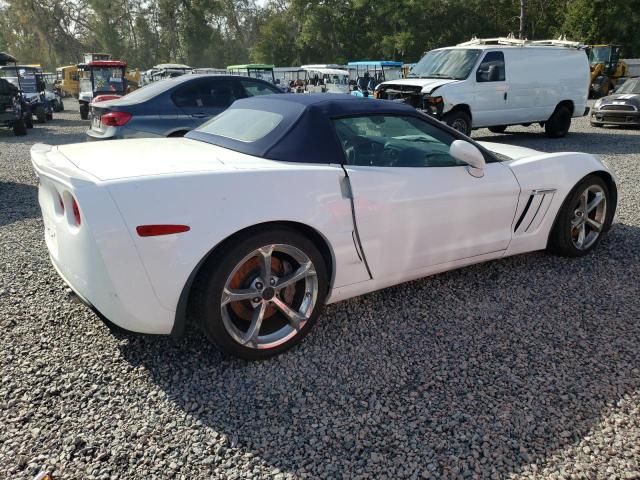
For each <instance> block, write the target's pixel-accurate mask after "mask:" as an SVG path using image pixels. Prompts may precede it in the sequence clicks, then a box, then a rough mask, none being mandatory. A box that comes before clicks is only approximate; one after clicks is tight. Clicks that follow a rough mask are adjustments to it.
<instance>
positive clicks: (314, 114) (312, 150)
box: [186, 93, 424, 163]
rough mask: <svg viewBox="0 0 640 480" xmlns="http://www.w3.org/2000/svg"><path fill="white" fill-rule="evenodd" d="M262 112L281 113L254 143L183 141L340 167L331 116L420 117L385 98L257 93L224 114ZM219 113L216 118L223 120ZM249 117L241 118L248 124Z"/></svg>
mask: <svg viewBox="0 0 640 480" xmlns="http://www.w3.org/2000/svg"><path fill="white" fill-rule="evenodd" d="M237 109H245V110H263V111H268V112H273V113H277V114H280V115H282V117H283V120H282V121H281V122H280V124H279V125H278V126H277V127H276V128H275V129H274V130H273V131H271V132H270V133H269V134H267V135H266V136H265V137H263V138H261V139H259V140H257V141H255V142H241V141H238V140H233V139H230V138H227V137H222V136H218V135H213V134H210V133H206V132H203V131H200V129H196V130H193V131H191V132H189V133H188V134H187V135H186V136H187V138H192V139H194V140H200V141H204V142H207V143H211V144H214V145H219V146H221V147H224V148H228V149H230V150H235V151H238V152H242V153H246V154H248V155H253V156H257V157H262V158H268V159H271V160H281V161H285V162H298V163H344V154H343V152H342V148H341V146H340V143H339V141H338V139H337V137H336V134H335V132H334V128H333V125H332V122H331V120H332V119H334V118H341V117H350V116H361V115H384V114H387V115H407V116H414V117H418V116H420V117H421V118H424V116H421V115H420V114H419V113H418V112H417V111H416V110H415V109H414V108H412V107H410V106H408V105H405V104H401V103H396V102H391V101H388V100H376V99H368V98H362V97H355V96H351V95H339V94H329V93H324V94H312V95H303V94H295V93H292V94H284V95H262V96H257V97H251V98H246V99H242V100H237V101H236V102H234V103H233V105H232V106H231V107H230V108H229V109H228V110H227V111H229V110H237ZM224 115H225V113H224V112H223V113H222V114H220V115H219V116H218V117H217V118H218V119H219V120H220V121H223V119H224ZM250 118H251V117H250V114H248V115H247V119H248V121H250Z"/></svg>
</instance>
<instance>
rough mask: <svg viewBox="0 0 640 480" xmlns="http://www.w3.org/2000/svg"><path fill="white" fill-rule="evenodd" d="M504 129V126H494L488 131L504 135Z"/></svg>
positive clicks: (505, 127)
mask: <svg viewBox="0 0 640 480" xmlns="http://www.w3.org/2000/svg"><path fill="white" fill-rule="evenodd" d="M506 129H507V126H506V125H495V126H493V127H489V131H490V132H492V133H504V132H505V130H506Z"/></svg>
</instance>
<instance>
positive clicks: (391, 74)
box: [384, 67, 402, 81]
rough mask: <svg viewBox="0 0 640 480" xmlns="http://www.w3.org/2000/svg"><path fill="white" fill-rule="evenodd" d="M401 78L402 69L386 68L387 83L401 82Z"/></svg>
mask: <svg viewBox="0 0 640 480" xmlns="http://www.w3.org/2000/svg"><path fill="white" fill-rule="evenodd" d="M401 78H402V68H400V67H384V79H385V81H389V80H399V79H401Z"/></svg>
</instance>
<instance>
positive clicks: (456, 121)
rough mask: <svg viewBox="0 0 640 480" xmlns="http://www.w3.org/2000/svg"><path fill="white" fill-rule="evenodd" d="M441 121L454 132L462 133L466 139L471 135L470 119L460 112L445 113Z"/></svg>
mask: <svg viewBox="0 0 640 480" xmlns="http://www.w3.org/2000/svg"><path fill="white" fill-rule="evenodd" d="M442 120H443V121H444V122H445V123H446V124H447V125H449V126H450V127H451V128H453V129H454V130H457V131H459V132H460V133H464V134H465V135H466V136H467V137H468V136H469V135H471V117H470V116H469V115H467V114H466V113H465V112H463V111H462V110H454V111H453V112H449V113H447V114H446V115H445V116H444V117H442Z"/></svg>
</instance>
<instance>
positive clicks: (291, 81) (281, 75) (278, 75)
mask: <svg viewBox="0 0 640 480" xmlns="http://www.w3.org/2000/svg"><path fill="white" fill-rule="evenodd" d="M273 75H274V77H275V79H276V85H277V86H278V88H280V90H282V91H283V92H285V93H302V92H304V87H305V85H306V84H307V72H306V71H305V70H303V69H302V67H275V68H274V69H273Z"/></svg>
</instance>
